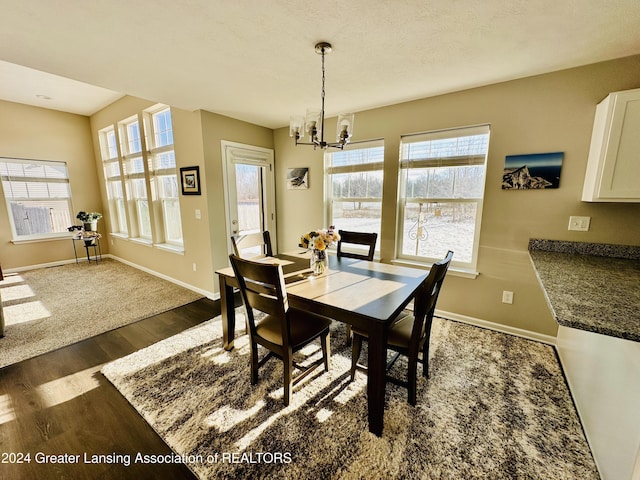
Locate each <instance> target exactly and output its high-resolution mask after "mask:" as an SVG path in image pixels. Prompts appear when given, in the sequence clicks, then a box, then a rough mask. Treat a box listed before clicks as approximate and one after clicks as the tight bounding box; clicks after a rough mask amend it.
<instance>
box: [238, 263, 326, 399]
mask: <svg viewBox="0 0 640 480" xmlns="http://www.w3.org/2000/svg"><path fill="white" fill-rule="evenodd" d="M229 258H230V260H231V266H232V267H233V271H234V273H235V276H236V278H237V280H238V283H239V285H240V292H241V294H242V300H243V302H244V306H245V309H246V315H247V323H248V328H249V343H250V353H251V384H252V385H255V384H256V383H258V370H259V368H260V367H261V366H262V365H264V364H265V362H266V361H267V360H269V359H270V358H271V357H277V358H279V359H281V360H282V362H283V363H284V404H285V405H289V403H290V402H291V390H292V389H293V386H294V385H296V384H297V383H298V382H300V380H302V379H303V378H305V377H306V376H307V375H309V374H310V373H311V372H312V371H313V370H314V369H315V368H316V367H318V366H319V365H320V364H322V363H324V369H325V371H329V367H330V357H331V348H330V343H329V326H330V325H331V320H330V319H328V318H326V317H321V316H319V315H316V314H314V313H311V312H307V311H304V310H298V309H295V308H292V307H289V304H288V301H287V292H286V290H285V286H284V277H283V274H282V267H281V266H280V265H278V264H275V263H273V264H269V263H264V262H255V261H252V260H246V259H242V258H240V257H238V256H236V255H230V256H229ZM254 310H257V311H260V312H263V313H264V314H265V315H266V316H265V317H264V318H262V319H261V320H260V321H257V320H256V318H255V315H254ZM316 338H320V340H321V341H320V343H321V346H322V358H321V359H319V360H317V361H315V362H314V363H312V364H311V365H309V366H306V367H303V366H301V365H299V364H297V363H296V362H294V361H293V354H294V353H295V352H297V351H298V350H300V349H301V348H302V347H304V346H305V345H307V344H309V343H311V342H312V341H314V340H315V339H316ZM258 345H262V346H263V347H264V348H266V349H267V350H268V353H267V354H266V355H265V356H263V357H262V359H260V360H258ZM294 367H295V368H297V369H299V370H301V371H302V373H300V374H298V375H297V376H296V377H295V378H294V376H293V368H294Z"/></svg>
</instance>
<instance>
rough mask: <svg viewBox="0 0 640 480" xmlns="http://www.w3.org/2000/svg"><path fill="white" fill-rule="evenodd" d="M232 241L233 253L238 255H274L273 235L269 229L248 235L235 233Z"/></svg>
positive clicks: (247, 256)
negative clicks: (272, 246)
mask: <svg viewBox="0 0 640 480" xmlns="http://www.w3.org/2000/svg"><path fill="white" fill-rule="evenodd" d="M231 243H232V245H233V253H235V254H236V255H237V256H238V257H241V258H258V257H273V250H272V248H271V235H270V234H269V231H268V230H265V231H264V232H257V233H249V234H247V235H233V236H232V237H231Z"/></svg>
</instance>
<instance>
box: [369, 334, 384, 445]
mask: <svg viewBox="0 0 640 480" xmlns="http://www.w3.org/2000/svg"><path fill="white" fill-rule="evenodd" d="M387 330H388V329H387V327H386V325H384V324H383V323H379V322H372V324H371V328H370V330H369V340H368V343H369V355H368V357H369V359H368V367H369V371H368V374H367V400H368V403H369V405H368V407H369V431H370V432H371V433H373V434H375V435H377V436H379V437H380V436H382V427H383V416H384V397H385V386H386V373H387V371H386V366H387Z"/></svg>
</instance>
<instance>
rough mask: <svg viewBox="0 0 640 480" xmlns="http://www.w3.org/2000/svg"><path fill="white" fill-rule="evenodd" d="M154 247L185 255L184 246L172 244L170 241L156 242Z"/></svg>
mask: <svg viewBox="0 0 640 480" xmlns="http://www.w3.org/2000/svg"><path fill="white" fill-rule="evenodd" d="M154 247H155V248H157V249H158V250H165V251H167V252H171V253H177V254H179V255H184V247H182V246H179V245H171V244H170V243H156V244H155V245H154Z"/></svg>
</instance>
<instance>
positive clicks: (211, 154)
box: [201, 111, 273, 292]
mask: <svg viewBox="0 0 640 480" xmlns="http://www.w3.org/2000/svg"><path fill="white" fill-rule="evenodd" d="M201 121H202V132H203V139H204V148H203V151H204V155H205V165H206V178H207V181H206V189H207V192H208V198H207V208H208V218H209V225H208V229H209V235H210V237H211V245H210V249H211V258H212V261H213V271H215V270H217V269H219V268H223V267H227V266H229V258H228V257H229V253H230V251H229V238H230V235H231V233H230V232H229V231H228V230H227V226H226V220H225V218H226V217H225V206H224V178H223V171H222V162H223V158H222V147H221V142H222V140H226V141H229V142H236V143H244V144H247V145H253V146H256V147H262V148H271V149H272V148H273V131H272V130H271V129H268V128H264V127H259V126H257V125H253V124H250V123H246V122H241V121H240V120H234V119H232V118H229V117H225V116H223V115H218V114H215V113H211V112H206V111H202V112H201ZM215 291H216V292H217V291H218V284H217V279H216V285H215Z"/></svg>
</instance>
